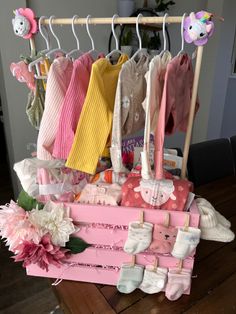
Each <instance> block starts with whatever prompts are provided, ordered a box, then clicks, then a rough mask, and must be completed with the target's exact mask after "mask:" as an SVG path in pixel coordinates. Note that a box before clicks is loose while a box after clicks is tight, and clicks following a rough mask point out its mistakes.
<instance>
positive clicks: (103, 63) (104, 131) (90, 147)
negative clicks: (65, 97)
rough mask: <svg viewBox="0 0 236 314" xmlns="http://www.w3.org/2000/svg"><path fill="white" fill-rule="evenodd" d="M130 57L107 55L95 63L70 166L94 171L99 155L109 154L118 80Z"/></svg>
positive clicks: (84, 170) (69, 160)
mask: <svg viewBox="0 0 236 314" xmlns="http://www.w3.org/2000/svg"><path fill="white" fill-rule="evenodd" d="M127 60H128V56H127V55H121V56H120V58H119V60H118V62H117V63H116V64H115V65H112V64H111V63H110V61H109V60H108V59H106V58H101V59H99V60H97V61H96V62H95V63H94V64H93V66H92V72H91V77H90V81H89V86H88V91H87V95H86V98H85V101H84V105H83V109H82V112H81V115H80V119H79V122H78V125H77V129H76V133H75V137H74V142H73V145H72V148H71V151H70V154H69V156H68V159H67V162H66V166H67V167H69V168H72V169H77V170H80V171H83V172H86V173H90V174H94V173H95V171H96V166H97V163H98V159H99V157H100V156H109V149H108V148H106V144H107V142H108V140H109V139H110V134H111V127H112V116H113V109H114V101H115V93H116V86H117V80H118V76H119V72H120V70H121V67H122V65H123V64H124V63H125V62H126V61H127Z"/></svg>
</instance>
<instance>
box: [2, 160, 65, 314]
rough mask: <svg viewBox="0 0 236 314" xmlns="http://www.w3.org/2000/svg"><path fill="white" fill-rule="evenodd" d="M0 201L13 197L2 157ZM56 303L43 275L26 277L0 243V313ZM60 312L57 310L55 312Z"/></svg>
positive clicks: (41, 313)
mask: <svg viewBox="0 0 236 314" xmlns="http://www.w3.org/2000/svg"><path fill="white" fill-rule="evenodd" d="M0 169H1V175H0V204H2V205H4V204H5V203H8V202H9V201H10V200H11V199H13V192H12V186H11V182H10V180H9V172H8V167H7V163H6V161H5V160H0ZM57 304H58V302H57V300H56V297H55V296H54V293H53V292H52V289H51V286H50V283H49V281H48V280H47V279H45V278H35V277H27V276H26V274H25V270H24V269H23V268H22V266H21V263H14V261H13V260H12V259H11V258H10V252H9V251H8V249H7V247H5V245H4V243H3V241H1V242H0V314H32V313H33V314H49V313H50V312H51V311H52V310H53V309H55V307H56V306H57ZM59 313H62V311H61V310H59V311H58V310H57V311H55V314H59Z"/></svg>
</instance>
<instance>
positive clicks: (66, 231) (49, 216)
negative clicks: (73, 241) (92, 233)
mask: <svg viewBox="0 0 236 314" xmlns="http://www.w3.org/2000/svg"><path fill="white" fill-rule="evenodd" d="M29 219H30V221H31V223H32V224H33V225H35V226H37V227H38V228H40V229H42V230H43V232H44V234H45V233H49V234H50V235H51V240H52V243H53V244H54V245H57V246H65V245H66V242H68V241H69V237H70V235H71V234H72V233H74V232H76V231H77V229H75V226H74V224H73V222H72V219H71V218H70V217H69V208H64V207H63V204H61V203H54V202H52V201H48V202H47V203H46V205H45V206H44V208H43V209H41V210H38V209H33V210H32V211H31V212H30V214H29Z"/></svg>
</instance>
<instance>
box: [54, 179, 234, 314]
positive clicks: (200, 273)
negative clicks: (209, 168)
mask: <svg viewBox="0 0 236 314" xmlns="http://www.w3.org/2000/svg"><path fill="white" fill-rule="evenodd" d="M195 193H196V194H197V195H200V196H201V197H204V198H206V199H207V200H208V201H210V202H211V203H212V205H213V206H214V207H215V208H216V209H217V210H218V211H219V212H221V213H222V214H223V215H224V216H225V217H226V218H227V219H229V220H230V221H231V224H232V230H233V231H234V232H236V177H227V178H224V179H220V180H218V181H215V182H212V183H210V184H207V185H204V186H201V187H198V188H196V190H195ZM193 277H194V278H193V279H192V288H191V294H190V295H189V296H186V295H183V296H182V297H181V298H180V299H179V300H177V301H174V302H171V301H169V300H168V299H167V298H165V295H164V293H163V292H161V293H158V294H154V295H149V294H145V293H143V292H142V291H141V290H139V289H136V290H135V291H134V292H133V293H131V294H128V295H124V294H121V293H119V292H118V291H117V289H116V287H114V286H104V285H98V284H96V285H95V284H90V283H81V282H75V281H66V280H64V281H62V282H61V283H60V284H59V285H58V286H56V287H54V292H55V294H56V296H57V297H58V300H59V302H60V305H61V307H62V309H63V310H64V312H65V313H68V314H92V313H93V314H113V313H122V314H172V313H173V314H178V313H194V314H198V313H199V314H204V313H207V314H218V313H219V314H220V313H224V314H230V313H236V292H235V289H236V241H233V242H231V243H221V242H214V241H205V240H201V242H200V244H199V245H198V248H197V255H196V263H195V266H194V270H193Z"/></svg>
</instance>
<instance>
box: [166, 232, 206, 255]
mask: <svg viewBox="0 0 236 314" xmlns="http://www.w3.org/2000/svg"><path fill="white" fill-rule="evenodd" d="M200 234H201V230H200V229H198V228H194V227H188V229H187V231H184V229H183V228H179V229H178V233H177V237H176V242H175V244H174V247H173V250H172V252H171V254H172V255H173V256H174V257H176V258H178V259H184V258H186V257H187V256H189V255H190V254H191V253H192V252H193V250H194V249H195V248H196V247H197V245H198V243H199V241H200Z"/></svg>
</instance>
